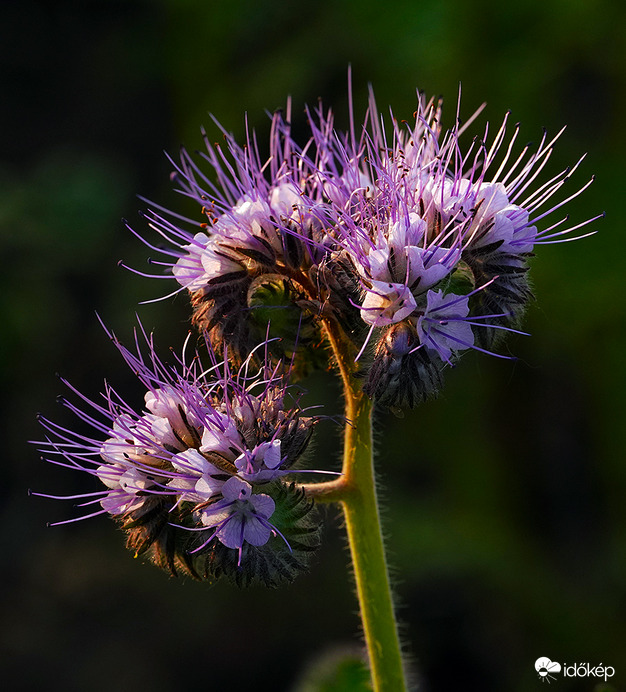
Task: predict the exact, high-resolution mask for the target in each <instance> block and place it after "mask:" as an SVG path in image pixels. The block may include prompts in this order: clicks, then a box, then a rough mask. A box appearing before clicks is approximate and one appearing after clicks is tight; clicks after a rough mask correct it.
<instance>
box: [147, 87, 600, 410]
mask: <svg viewBox="0 0 626 692" xmlns="http://www.w3.org/2000/svg"><path fill="white" fill-rule="evenodd" d="M350 106H351V113H352V104H351V103H350ZM476 116H477V114H474V116H472V120H473V119H474V118H475V117H476ZM308 118H309V123H310V127H311V136H310V138H309V140H308V141H307V142H306V143H305V145H304V146H303V147H298V145H297V144H296V143H295V142H294V141H293V139H292V137H291V134H290V124H289V113H288V114H287V118H286V119H285V118H283V116H282V114H281V113H277V114H275V115H274V117H273V119H272V129H271V135H270V156H269V158H268V159H267V160H263V159H262V158H261V156H260V155H259V150H258V147H257V145H256V140H255V138H254V136H253V135H250V134H249V135H248V137H247V142H246V146H244V147H241V146H239V145H238V144H237V143H236V142H235V141H234V139H233V138H232V137H231V136H230V135H228V134H227V133H224V134H225V138H226V142H227V149H228V151H227V152H224V151H223V150H222V149H221V147H219V146H217V145H216V146H215V147H212V146H211V145H210V143H209V142H208V141H207V150H206V152H205V153H203V155H202V156H203V159H204V161H205V163H207V164H208V165H209V167H210V168H212V169H213V173H214V179H213V180H211V179H210V178H209V177H208V176H207V175H205V174H204V173H203V171H202V168H201V166H200V165H199V164H197V163H195V162H194V160H193V159H192V158H191V157H190V156H189V155H188V154H187V153H186V152H183V154H182V157H181V161H180V163H179V164H178V165H176V164H175V165H176V168H177V172H176V175H175V177H176V180H177V181H178V184H179V186H180V191H181V192H182V193H183V194H184V195H186V196H188V197H190V198H192V199H194V200H196V201H197V202H198V204H199V205H200V207H201V209H202V214H203V215H204V217H205V220H203V221H197V222H196V221H193V220H191V219H181V218H180V217H179V216H178V215H175V214H173V213H170V212H167V211H165V210H163V209H161V208H155V209H154V210H153V211H152V212H150V214H149V218H150V225H151V226H152V228H153V229H154V230H156V231H157V232H158V233H159V234H161V235H162V236H164V237H165V238H166V239H167V240H168V241H169V242H170V243H171V244H172V246H173V249H172V250H171V251H169V254H170V257H172V260H171V261H170V271H171V274H172V275H173V276H174V278H175V279H176V281H177V282H178V283H179V285H180V289H179V290H186V291H188V292H189V294H190V296H191V302H192V305H193V307H194V321H195V323H196V325H197V326H198V327H199V328H200V329H202V330H206V331H207V332H208V334H209V335H210V338H211V340H212V341H213V342H222V341H223V342H225V343H228V344H229V345H230V346H231V348H232V349H233V350H234V351H235V352H236V353H237V354H238V355H239V357H240V358H245V357H246V355H247V354H248V353H249V352H250V348H251V344H252V343H254V336H255V335H254V329H253V327H254V320H253V319H252V315H253V313H254V311H255V310H256V309H258V308H259V307H263V300H262V299H261V300H260V299H259V295H260V293H259V292H260V290H261V289H262V287H264V286H267V285H270V284H272V285H274V286H276V285H279V286H280V288H279V289H277V290H275V291H274V293H279V296H278V298H277V300H276V301H275V304H274V305H273V307H274V308H282V309H283V310H289V309H293V308H294V306H295V307H296V308H297V310H298V314H299V316H300V317H299V318H300V322H301V323H302V320H304V321H305V322H306V321H307V320H308V322H309V323H311V324H317V325H318V327H319V326H321V325H324V323H326V324H328V323H329V322H334V323H335V324H337V325H339V326H340V328H341V329H342V330H343V331H344V333H345V335H346V337H347V338H348V339H349V340H351V341H352V343H353V344H354V351H355V352H354V355H355V358H356V359H357V360H359V361H360V362H362V363H363V366H362V369H363V375H364V389H365V391H366V393H367V394H368V395H370V396H372V397H375V398H376V399H377V400H379V401H381V402H383V403H385V404H387V405H389V406H392V407H396V406H414V405H415V404H416V403H418V402H419V401H421V400H423V399H424V398H426V397H427V396H429V395H430V394H432V393H434V392H435V391H436V390H437V388H438V386H439V385H440V382H441V372H442V370H443V369H444V368H445V367H446V366H449V365H452V364H454V363H455V361H456V359H457V358H458V356H459V354H460V353H461V352H462V351H465V350H467V349H471V348H473V349H477V350H483V351H487V352H489V353H492V352H493V351H492V349H493V347H494V344H495V343H496V341H497V337H498V335H499V333H500V332H502V331H511V330H516V328H517V326H518V322H519V318H520V316H521V314H522V313H523V310H524V307H525V305H526V304H527V302H528V300H529V299H530V298H531V297H532V295H531V292H530V289H529V285H528V280H527V277H526V272H527V269H528V258H529V257H530V256H531V254H532V253H533V251H534V249H535V247H536V246H538V245H540V244H545V243H551V242H560V241H563V240H569V239H572V236H571V235H569V236H568V235H567V234H571V232H572V231H574V230H576V229H577V228H580V227H581V226H584V225H585V224H587V223H589V222H590V221H592V220H594V219H589V220H588V221H585V222H584V223H581V224H578V225H577V226H573V227H567V223H566V222H567V217H564V218H561V219H559V220H556V221H555V222H551V223H548V224H546V223H545V220H546V219H547V217H548V216H550V215H552V214H553V213H555V212H557V211H558V210H559V209H561V208H562V207H563V206H564V205H565V204H566V203H567V202H568V201H569V200H570V199H572V198H573V197H575V196H576V195H578V194H579V193H580V192H582V190H584V189H585V188H586V187H587V185H588V184H589V183H587V185H585V186H583V187H582V188H581V189H579V190H577V191H576V192H574V193H573V194H571V195H570V196H569V197H567V198H565V199H560V198H559V201H557V202H556V203H555V202H553V201H552V198H553V197H554V196H555V195H556V194H557V193H558V192H559V191H560V190H561V187H562V186H563V185H564V184H565V183H566V182H567V180H568V179H569V177H570V176H571V174H572V173H573V171H574V170H575V168H576V167H577V166H578V164H576V166H574V168H573V169H572V170H569V169H568V170H566V171H563V172H561V173H559V174H558V175H556V176H554V177H552V178H550V179H548V180H547V181H545V182H543V183H541V184H538V183H537V179H538V177H539V175H540V174H541V172H542V171H543V169H544V167H545V166H546V164H547V162H548V160H549V158H550V155H551V153H552V149H553V145H554V143H555V141H556V139H557V138H558V136H559V135H560V133H559V135H557V136H556V137H555V138H554V139H552V140H548V138H547V136H546V135H545V133H544V136H543V137H542V139H541V141H540V143H539V145H538V146H537V147H536V149H535V150H534V151H531V150H530V149H529V148H528V147H525V148H523V149H522V150H521V151H520V152H519V153H517V154H515V153H514V149H515V143H516V139H517V136H518V132H519V127H518V126H515V128H513V133H512V135H510V136H509V135H507V125H508V115H507V116H506V117H505V119H504V122H503V124H502V126H501V127H500V128H499V129H498V130H497V132H496V134H495V136H493V137H492V138H490V133H489V127H488V126H487V128H486V130H485V132H484V135H483V137H482V139H476V138H475V139H474V140H473V141H472V142H471V143H470V145H469V147H468V148H467V149H465V150H464V149H463V147H462V145H461V135H462V133H463V130H464V129H465V128H466V127H467V125H469V123H468V124H467V125H466V126H464V127H461V126H460V125H459V124H458V118H457V125H456V126H455V127H454V128H453V129H451V130H448V131H446V132H444V131H443V129H442V126H441V118H442V113H441V104H440V103H438V104H437V103H435V102H434V101H432V100H431V101H428V102H427V101H425V100H424V99H423V98H422V97H421V96H420V97H419V100H418V108H417V111H416V113H415V122H414V124H413V125H412V126H410V125H407V124H399V123H398V122H396V121H395V120H394V121H393V123H392V126H391V128H390V131H387V130H386V129H385V127H384V123H383V121H382V119H381V118H379V115H378V111H377V109H376V105H375V102H374V98H373V95H371V96H370V103H369V107H368V110H367V114H366V117H365V121H364V123H363V125H362V127H361V128H360V130H359V131H358V133H357V130H356V128H355V125H354V119H353V117H351V125H350V129H349V132H347V133H342V132H338V131H337V130H335V128H334V124H333V116H332V113H331V112H330V111H329V112H326V111H324V110H323V109H322V107H321V106H320V107H319V108H318V109H317V110H315V111H309V112H308ZM470 122H471V121H470ZM579 163H580V162H579ZM590 182H591V181H590ZM596 218H598V217H596ZM190 224H191V225H190ZM193 225H196V226H199V227H200V230H198V231H197V232H194V231H193ZM564 225H565V227H564ZM564 236H567V237H565V238H564ZM276 320H277V321H280V315H278V314H277V316H276ZM281 335H282V334H281Z"/></svg>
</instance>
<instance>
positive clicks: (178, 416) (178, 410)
mask: <svg viewBox="0 0 626 692" xmlns="http://www.w3.org/2000/svg"><path fill="white" fill-rule="evenodd" d="M143 336H144V337H145V340H146V343H147V346H148V354H147V357H146V356H144V355H143V354H142V351H141V349H140V348H139V343H138V339H137V338H136V352H133V351H130V350H128V349H127V348H125V347H124V346H123V345H122V344H121V343H120V342H119V341H117V339H115V337H113V336H112V338H113V341H114V343H115V345H116V346H117V348H118V349H119V351H120V352H121V354H122V356H123V358H124V359H125V361H126V362H127V364H128V365H129V367H131V368H132V370H133V371H134V372H135V373H136V374H137V377H138V378H139V380H140V381H141V382H142V384H143V385H144V386H145V387H146V389H147V392H146V394H145V410H144V411H143V412H137V411H136V410H135V409H133V408H132V407H131V406H129V405H128V404H126V403H125V402H124V401H123V400H122V398H121V397H120V396H118V395H117V394H116V392H115V391H114V389H113V388H112V387H110V386H108V385H107V387H106V390H105V392H104V405H101V404H99V403H96V402H94V401H90V400H88V399H86V398H85V397H82V396H81V395H80V394H79V393H78V392H76V391H75V390H73V391H74V393H75V394H76V395H78V396H79V397H80V399H81V400H82V402H83V404H85V405H86V406H83V407H79V406H76V405H75V404H73V403H70V402H69V401H67V400H65V399H64V400H63V402H64V403H65V405H66V406H67V407H68V408H69V409H70V410H71V411H73V412H74V413H75V414H76V415H77V416H78V417H79V418H80V419H81V420H82V421H84V422H86V423H87V424H89V425H90V426H91V427H92V428H93V429H94V430H95V431H96V433H97V434H96V435H95V436H94V437H89V436H84V435H81V434H78V433H75V432H73V431H72V430H68V429H66V428H64V427H62V426H59V425H57V424H55V423H53V422H52V421H50V420H48V419H46V418H43V417H41V419H40V420H41V422H42V424H43V426H44V428H45V429H46V430H47V431H48V433H49V436H48V439H47V442H46V443H44V444H43V448H42V451H43V452H44V453H45V455H46V458H47V459H48V460H49V461H51V462H53V463H56V464H59V465H61V466H66V467H69V468H72V469H76V470H80V471H83V472H86V473H89V474H90V475H93V476H95V477H97V478H98V479H99V481H101V483H102V484H103V485H104V489H102V490H100V491H95V492H92V493H88V494H86V495H81V496H78V497H75V496H74V497H71V498H68V499H81V500H83V502H82V503H81V505H80V506H87V507H94V509H95V511H93V512H88V513H87V515H86V516H94V515H98V514H109V515H111V516H112V517H113V518H114V519H116V520H117V521H118V522H119V523H120V525H121V526H122V528H123V529H125V530H126V532H127V534H128V540H127V545H128V547H129V548H131V549H132V550H133V551H134V552H135V553H136V554H141V553H145V554H147V555H149V556H150V557H151V558H152V559H153V561H154V562H155V563H156V564H157V565H158V566H160V567H163V568H165V569H167V570H168V571H169V572H170V573H171V574H174V575H175V574H177V573H178V572H183V573H186V574H189V575H192V576H194V577H196V578H214V577H216V576H218V575H219V574H222V573H225V574H227V575H229V576H231V577H232V578H233V579H234V580H235V581H236V582H237V583H239V584H247V583H250V582H251V581H253V580H255V579H260V580H262V581H264V582H265V583H267V584H274V583H277V582H278V581H281V580H282V579H291V578H293V576H295V574H296V573H297V572H298V571H299V570H301V569H302V568H303V567H304V566H305V564H306V557H307V554H308V553H309V552H310V551H311V550H312V549H313V548H315V547H316V545H317V544H318V542H319V536H318V533H319V532H318V525H317V523H316V522H315V520H314V518H313V513H312V503H310V502H309V501H307V500H306V499H305V498H304V496H303V493H302V492H301V491H299V490H298V489H297V488H296V486H295V485H294V484H293V483H287V482H286V480H285V476H286V475H288V474H289V473H293V472H294V465H295V464H296V462H297V461H298V460H299V459H300V457H301V456H302V454H303V453H304V452H305V450H306V448H307V446H308V443H309V440H310V438H311V435H312V432H313V427H314V425H315V423H316V422H317V421H318V420H319V417H317V416H308V415H305V413H306V412H305V411H304V410H303V409H302V408H301V407H300V406H299V404H298V399H299V396H298V395H297V393H295V392H294V391H293V388H292V386H290V385H289V383H288V379H287V378H288V374H289V369H288V368H287V369H285V368H282V371H281V368H280V366H276V365H275V364H274V365H270V363H269V361H268V360H267V359H264V362H263V364H262V366H261V367H260V368H259V369H257V370H255V371H254V372H251V370H252V365H251V359H248V360H247V361H245V362H244V363H243V365H242V366H241V367H240V368H239V369H238V370H237V371H236V372H233V371H231V368H230V367H229V365H228V363H227V362H226V361H218V359H217V357H216V355H215V353H214V352H213V351H212V350H211V349H210V346H209V364H208V365H204V364H203V363H202V362H201V360H200V357H199V355H198V354H197V353H195V354H194V355H193V357H192V358H191V359H190V360H189V361H187V359H186V357H185V356H184V355H183V357H181V358H180V359H178V362H177V365H176V366H169V365H166V364H164V363H163V362H162V361H161V360H160V359H159V358H158V356H157V355H156V353H155V350H154V345H153V342H152V338H151V337H148V336H147V335H146V334H145V333H144V334H143ZM263 348H267V344H265V345H262V346H261V347H259V349H258V350H262V349H263ZM66 384H67V383H66ZM70 388H71V387H70ZM35 494H39V495H41V493H35ZM43 496H44V497H51V496H49V495H43ZM80 518H84V517H80ZM70 521H74V520H70ZM58 523H65V522H58Z"/></svg>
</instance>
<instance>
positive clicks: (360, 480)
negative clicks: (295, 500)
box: [305, 322, 406, 692]
mask: <svg viewBox="0 0 626 692" xmlns="http://www.w3.org/2000/svg"><path fill="white" fill-rule="evenodd" d="M325 331H326V335H327V338H328V341H329V343H330V345H331V348H332V350H333V353H334V356H335V359H336V361H337V366H338V369H339V372H340V374H341V378H342V381H343V385H344V396H345V409H346V418H347V420H348V423H347V424H346V429H345V434H344V456H343V473H342V476H341V477H340V478H339V479H337V480H334V481H330V482H328V483H319V484H310V485H307V486H305V488H306V491H307V494H308V495H309V496H310V497H314V498H315V499H316V501H317V502H340V503H341V505H342V508H343V511H344V515H345V519H346V530H347V534H348V543H349V545H350V554H351V556H352V564H353V568H354V576H355V580H356V588H357V595H358V599H359V606H360V612H361V619H362V622H363V631H364V633H365V641H366V644H367V650H368V655H369V663H370V671H371V675H372V684H373V689H374V692H402V691H403V690H406V684H405V681H404V673H403V666H402V655H401V651H400V641H399V638H398V631H397V625H396V619H395V615H394V610H393V601H392V597H391V587H390V583H389V574H388V570H387V562H386V559H385V550H384V545H383V535H382V530H381V524H380V514H379V510H378V501H377V497H376V485H375V480H374V464H373V442H372V404H371V402H370V401H369V399H368V398H367V397H366V396H365V395H364V394H363V392H362V391H361V387H360V383H359V381H358V380H357V379H356V378H355V377H354V371H355V364H354V355H355V352H354V347H353V346H352V344H351V343H350V342H349V341H348V340H347V339H346V337H345V336H344V334H343V332H342V330H341V329H340V328H339V326H338V325H337V324H336V323H331V322H326V323H325Z"/></svg>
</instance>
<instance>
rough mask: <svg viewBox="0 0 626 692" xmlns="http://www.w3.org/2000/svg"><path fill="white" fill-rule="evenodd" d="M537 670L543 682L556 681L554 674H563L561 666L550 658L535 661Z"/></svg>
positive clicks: (543, 657)
mask: <svg viewBox="0 0 626 692" xmlns="http://www.w3.org/2000/svg"><path fill="white" fill-rule="evenodd" d="M535 670H536V671H537V673H538V675H539V679H540V680H541V682H550V680H556V678H555V677H554V675H553V673H560V672H561V664H560V663H554V662H552V661H551V660H550V659H549V658H546V657H545V656H542V657H541V658H538V659H537V660H536V661H535Z"/></svg>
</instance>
